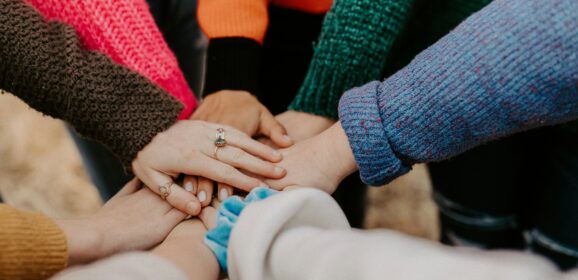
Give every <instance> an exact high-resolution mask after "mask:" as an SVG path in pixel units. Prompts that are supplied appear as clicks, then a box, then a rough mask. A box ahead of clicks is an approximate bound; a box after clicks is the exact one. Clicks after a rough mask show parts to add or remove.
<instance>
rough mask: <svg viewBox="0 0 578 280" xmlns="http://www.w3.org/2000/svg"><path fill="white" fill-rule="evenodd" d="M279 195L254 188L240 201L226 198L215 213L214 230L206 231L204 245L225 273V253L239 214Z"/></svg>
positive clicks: (265, 189) (271, 190) (237, 197)
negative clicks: (254, 204) (248, 207)
mask: <svg viewBox="0 0 578 280" xmlns="http://www.w3.org/2000/svg"><path fill="white" fill-rule="evenodd" d="M277 193H279V192H278V191H276V190H273V189H267V188H255V189H253V190H251V192H250V193H249V194H248V195H247V197H245V198H244V199H241V198H240V197H239V196H232V197H229V198H227V199H226V200H225V201H223V203H222V204H221V206H220V207H219V210H218V211H217V218H216V223H217V225H216V226H215V228H213V229H211V230H209V231H207V234H206V235H205V244H207V247H209V248H210V249H211V251H213V253H214V254H215V257H217V261H218V262H219V265H220V266H221V269H223V271H224V272H225V273H226V272H227V268H228V266H227V251H228V247H229V238H230V237H231V232H232V231H233V227H235V224H236V223H237V220H238V219H239V216H240V215H241V212H243V209H245V207H247V206H248V205H249V204H251V203H254V202H257V201H261V200H264V199H266V198H268V197H270V196H272V195H275V194H277Z"/></svg>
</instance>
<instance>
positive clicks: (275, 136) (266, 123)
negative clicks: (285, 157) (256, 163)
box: [259, 111, 306, 148]
mask: <svg viewBox="0 0 578 280" xmlns="http://www.w3.org/2000/svg"><path fill="white" fill-rule="evenodd" d="M304 125H306V124H304ZM259 132H260V133H261V135H264V136H267V137H269V139H271V141H272V142H273V143H275V144H276V145H277V146H279V147H281V148H287V147H289V146H291V145H293V140H291V138H290V137H289V135H287V130H285V127H283V125H281V123H279V122H278V121H277V119H276V118H275V117H274V116H273V115H272V114H271V113H270V112H269V111H265V112H262V113H261V125H260V127H259Z"/></svg>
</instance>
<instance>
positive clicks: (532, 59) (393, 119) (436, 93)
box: [339, 0, 578, 185]
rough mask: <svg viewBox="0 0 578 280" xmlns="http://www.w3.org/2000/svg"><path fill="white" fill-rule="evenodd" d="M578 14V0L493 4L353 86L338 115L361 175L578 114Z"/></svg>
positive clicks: (384, 173) (389, 174)
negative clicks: (410, 57)
mask: <svg viewBox="0 0 578 280" xmlns="http://www.w3.org/2000/svg"><path fill="white" fill-rule="evenodd" d="M577 14H578V2H576V1H574V0H551V1H541V0H495V1H493V2H492V3H491V4H490V5H489V6H487V7H486V8H484V9H483V10H482V11H480V12H478V13H476V14H474V15H473V16H471V17H470V18H468V20H466V21H465V22H464V23H462V24H461V25H460V26H459V27H458V28H456V29H455V30H454V31H453V32H452V33H450V34H449V35H447V36H445V37H444V38H442V39H441V40H440V41H439V42H438V43H436V44H434V45H433V46H432V47H430V48H428V49H427V50H425V51H424V52H422V53H421V54H420V55H418V56H417V57H416V58H415V60H414V61H413V62H412V63H410V64H409V65H408V66H407V67H405V68H404V69H402V70H401V71H399V72H398V73H396V74H395V75H393V76H392V77H390V78H389V79H387V80H386V81H384V82H383V83H379V82H372V83H369V84H367V85H365V86H363V87H360V88H355V89H352V90H350V91H348V92H347V93H346V94H345V95H344V96H343V98H342V99H341V102H340V106H339V108H340V112H339V115H340V118H341V122H342V126H343V128H344V129H345V131H346V133H347V135H348V138H349V141H350V145H351V147H352V149H353V151H354V154H355V158H356V161H357V164H358V166H359V169H360V172H361V176H362V178H363V180H364V181H365V182H366V183H368V184H371V185H382V184H385V183H387V182H389V181H391V180H393V179H394V178H396V177H398V176H400V175H402V174H404V173H406V172H407V171H408V170H409V169H410V167H411V165H412V164H414V163H417V162H429V161H440V160H443V159H447V158H449V157H451V156H454V155H457V154H459V153H462V152H464V151H466V150H468V149H470V148H472V147H474V146H476V145H479V144H481V143H484V142H488V141H490V140H493V139H497V138H500V137H503V136H506V135H509V134H512V133H516V132H519V131H522V130H527V129H531V128H535V127H539V126H546V125H553V124H557V123H562V122H566V121H569V120H572V119H576V118H577V117H578V17H576V15H577ZM529 152H531V151H529Z"/></svg>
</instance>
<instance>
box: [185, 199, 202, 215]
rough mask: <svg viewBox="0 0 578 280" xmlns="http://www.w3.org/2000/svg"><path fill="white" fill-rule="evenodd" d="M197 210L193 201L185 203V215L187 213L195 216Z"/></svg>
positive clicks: (197, 207) (196, 205)
mask: <svg viewBox="0 0 578 280" xmlns="http://www.w3.org/2000/svg"><path fill="white" fill-rule="evenodd" d="M198 210H199V206H198V204H197V203H195V202H193V201H191V202H189V203H187V213H189V214H191V215H195V214H197V211H198Z"/></svg>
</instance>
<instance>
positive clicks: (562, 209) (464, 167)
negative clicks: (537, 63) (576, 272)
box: [430, 127, 578, 269]
mask: <svg viewBox="0 0 578 280" xmlns="http://www.w3.org/2000/svg"><path fill="white" fill-rule="evenodd" d="M430 172H431V177H432V181H433V184H434V188H435V193H436V201H437V202H438V205H439V206H440V215H441V221H442V236H443V239H444V240H443V241H444V242H445V243H448V244H455V243H459V242H460V241H465V242H466V243H468V242H469V243H474V244H478V245H481V246H482V247H485V248H490V249H492V248H511V249H526V248H529V249H531V250H533V251H535V252H537V253H539V254H542V255H544V256H546V257H548V258H550V259H551V260H553V261H554V262H556V263H557V264H558V265H559V266H560V267H561V268H563V269H568V268H572V267H576V266H577V264H578V134H576V133H574V132H571V131H568V130H565V129H562V128H560V127H550V128H544V129H539V130H534V131H530V132H526V133H523V134H520V135H516V136H513V137H510V138H507V139H503V140H500V141H497V142H494V143H490V144H488V145H485V146H481V147H478V148H475V149H472V150H471V151H468V152H466V153H464V154H462V155H460V156H457V157H455V158H453V159H451V160H448V161H444V162H441V163H435V164H430Z"/></svg>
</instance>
